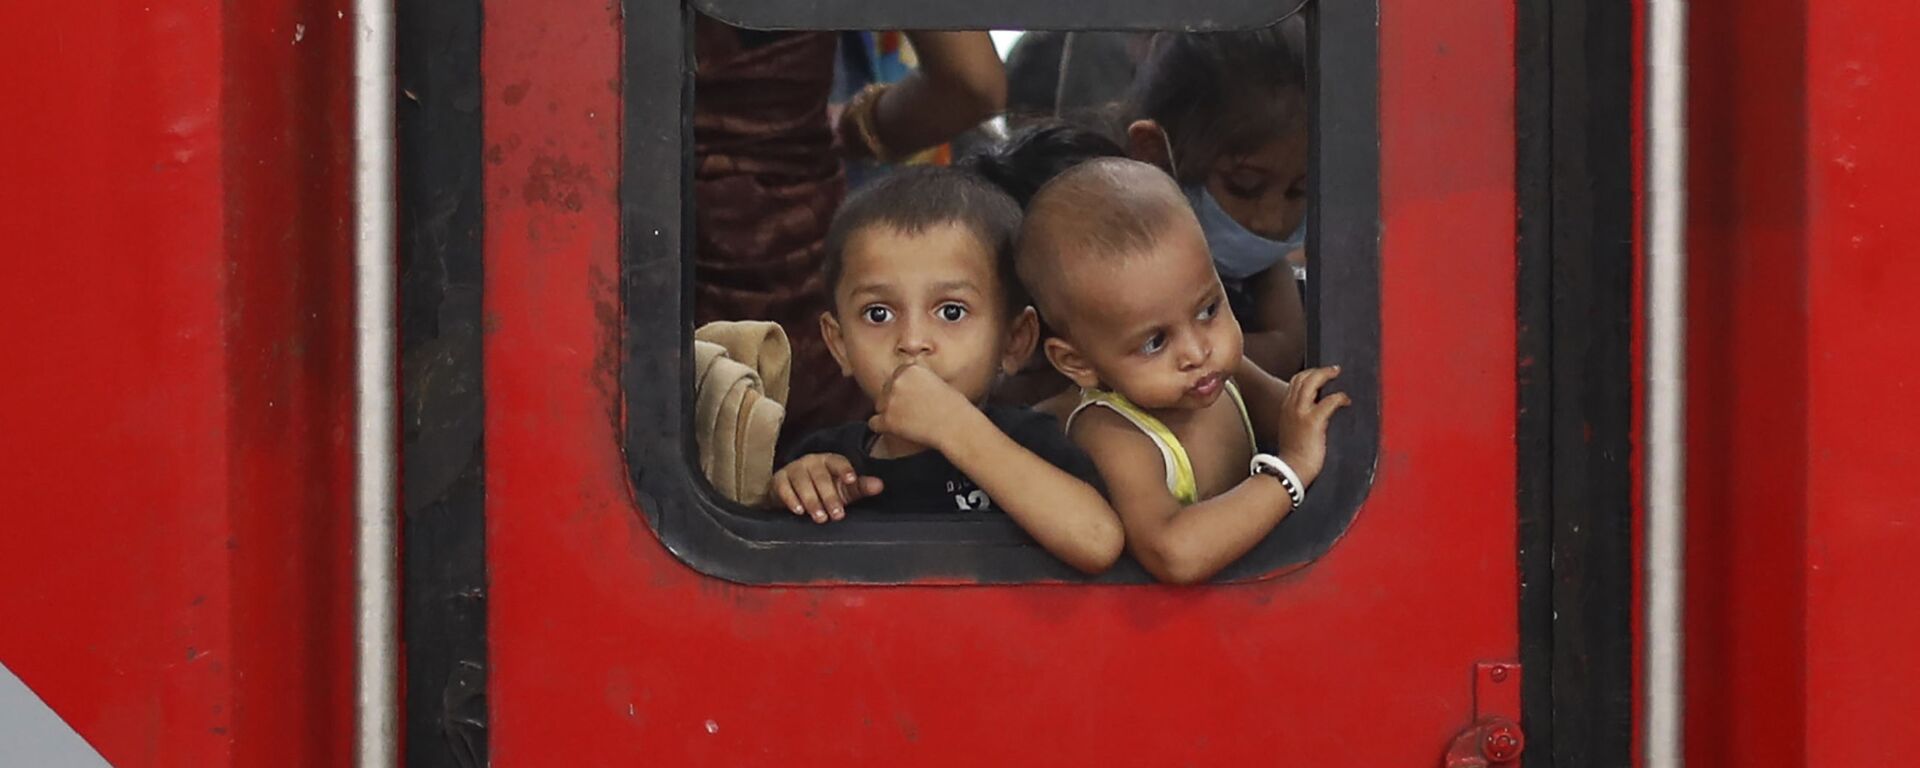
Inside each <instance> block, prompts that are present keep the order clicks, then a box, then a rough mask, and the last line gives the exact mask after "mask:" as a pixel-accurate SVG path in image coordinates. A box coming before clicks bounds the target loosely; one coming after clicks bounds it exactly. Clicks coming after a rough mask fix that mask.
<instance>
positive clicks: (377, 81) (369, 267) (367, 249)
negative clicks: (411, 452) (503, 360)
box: [353, 0, 400, 768]
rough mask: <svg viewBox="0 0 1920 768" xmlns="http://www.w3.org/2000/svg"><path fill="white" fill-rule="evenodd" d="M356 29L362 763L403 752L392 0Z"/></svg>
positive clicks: (393, 760) (357, 673) (357, 666)
mask: <svg viewBox="0 0 1920 768" xmlns="http://www.w3.org/2000/svg"><path fill="white" fill-rule="evenodd" d="M353 30H354V37H353V40H354V45H353V85H354V88H353V226H354V245H353V282H354V409H355V413H354V416H355V422H356V426H355V433H354V443H353V445H354V504H353V513H354V527H355V537H354V586H355V590H354V592H355V596H354V617H355V621H354V729H353V755H354V765H355V766H357V768H392V767H393V766H395V765H397V761H398V759H399V754H400V753H399V722H400V718H399V709H398V707H399V697H398V693H399V682H398V681H399V672H400V665H399V640H400V638H399V624H398V616H399V611H398V604H399V600H398V598H399V582H398V580H397V579H396V575H397V574H396V571H397V570H398V568H397V567H396V563H397V560H398V545H399V541H398V538H397V537H396V536H395V535H394V532H395V530H396V528H397V520H396V519H395V514H396V509H397V505H396V503H395V496H396V494H397V493H398V490H399V483H398V482H397V480H398V477H399V473H398V468H397V466H396V464H397V462H398V458H397V456H396V451H398V450H399V442H398V441H397V440H395V435H396V429H395V420H396V418H397V412H396V410H395V407H394V402H395V397H396V392H397V390H398V386H397V382H396V375H395V373H394V368H395V366H396V360H397V359H396V357H395V355H394V347H395V342H394V339H395V333H394V315H395V312H396V310H397V307H396V301H395V296H394V283H395V281H394V271H395V270H396V269H397V264H398V260H397V259H396V258H395V256H396V251H395V242H396V241H395V231H394V215H395V210H396V203H395V195H396V192H395V186H394V141H395V139H394V93H395V90H394V51H393V36H394V12H393V0H353Z"/></svg>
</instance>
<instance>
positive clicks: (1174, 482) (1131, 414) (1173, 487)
mask: <svg viewBox="0 0 1920 768" xmlns="http://www.w3.org/2000/svg"><path fill="white" fill-rule="evenodd" d="M1226 385H1227V396H1228V397H1231V398H1233V404H1234V406H1235V407H1237V408H1239V409H1240V423H1241V424H1243V425H1245V426H1246V428H1247V443H1248V444H1250V445H1252V446H1253V450H1254V452H1255V453H1258V452H1259V451H1260V446H1259V440H1258V439H1257V438H1255V437H1254V433H1253V418H1252V417H1250V416H1248V415H1247V401H1246V400H1244V399H1241V397H1240V388H1239V387H1237V386H1234V383H1233V381H1232V380H1231V379H1229V380H1228V381H1227V382H1226ZM1096 405H1098V406H1104V407H1106V408H1108V409H1111V410H1112V411H1113V412H1114V413H1117V414H1120V415H1121V416H1122V417H1124V418H1126V420H1127V421H1130V422H1133V425H1134V426H1136V427H1139V428H1140V431H1141V432H1145V433H1146V434H1147V437H1149V438H1152V439H1153V444H1154V445H1156V446H1159V448H1160V460H1161V461H1163V462H1165V463H1166V468H1167V491H1168V492H1169V493H1172V494H1173V498H1174V500H1175V501H1178V502H1180V503H1181V504H1182V505H1186V504H1192V503H1194V502H1196V501H1199V500H1200V499H1199V496H1200V490H1199V484H1198V482H1197V481H1195V480H1194V476H1193V462H1192V461H1190V460H1188V459H1187V449H1186V447H1185V446H1182V445H1180V438H1177V437H1174V435H1173V430H1172V429H1169V428H1168V427H1167V425H1166V424H1165V423H1163V422H1161V421H1160V420H1159V419H1157V418H1155V417H1154V416H1153V414H1150V413H1147V412H1146V411H1145V410H1143V409H1141V408H1140V406H1137V405H1134V404H1133V402H1132V401H1130V400H1128V399H1127V398H1126V397H1124V396H1122V395H1121V394H1120V393H1118V392H1108V391H1105V390H1098V389H1083V390H1080V404H1079V405H1076V406H1074V408H1073V412H1072V413H1069V414H1067V430H1068V431H1072V429H1073V420H1074V418H1075V417H1077V416H1079V415H1080V412H1081V411H1084V410H1086V409H1088V408H1091V407H1093V406H1096Z"/></svg>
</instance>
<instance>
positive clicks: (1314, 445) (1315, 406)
mask: <svg viewBox="0 0 1920 768" xmlns="http://www.w3.org/2000/svg"><path fill="white" fill-rule="evenodd" d="M1339 375H1340V366H1337V365H1335V366H1329V367H1325V368H1308V369H1306V370H1304V371H1301V372H1299V373H1296V374H1294V375H1293V379H1292V380H1290V381H1288V382H1287V397H1286V399H1285V400H1283V401H1282V402H1281V406H1280V429H1279V434H1280V446H1279V448H1280V460H1281V461H1284V462H1286V463H1287V466H1289V467H1292V468H1293V471H1294V473H1295V474H1298V475H1299V476H1300V482H1302V483H1305V484H1307V485H1312V484H1313V479H1314V478H1316V477H1319V476H1320V468H1321V466H1323V465H1325V464H1326V461H1327V422H1328V421H1329V420H1331V419H1332V418H1333V412H1334V411H1337V410H1340V409H1341V408H1343V407H1346V406H1347V405H1348V404H1349V403H1352V402H1353V398H1350V397H1347V394H1346V393H1345V392H1335V393H1333V394H1331V395H1328V396H1326V397H1324V398H1322V397H1320V388H1321V387H1323V386H1325V385H1326V383H1327V382H1329V381H1332V380H1333V379H1334V377H1337V376H1339ZM1301 490H1305V489H1304V488H1303V489H1301Z"/></svg>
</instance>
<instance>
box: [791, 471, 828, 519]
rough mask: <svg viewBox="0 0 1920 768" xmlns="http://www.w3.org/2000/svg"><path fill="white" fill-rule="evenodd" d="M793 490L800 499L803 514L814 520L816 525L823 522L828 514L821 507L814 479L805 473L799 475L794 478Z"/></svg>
mask: <svg viewBox="0 0 1920 768" xmlns="http://www.w3.org/2000/svg"><path fill="white" fill-rule="evenodd" d="M793 490H794V495H795V496H797V497H799V501H800V509H801V510H802V512H801V514H805V515H807V516H808V517H811V518H813V521H814V522H816V523H817V522H823V518H824V517H825V514H826V513H825V512H824V511H822V508H821V505H820V494H819V493H818V492H816V491H815V490H814V489H813V478H812V477H809V476H808V475H807V474H806V473H804V472H802V473H799V476H798V477H795V478H793Z"/></svg>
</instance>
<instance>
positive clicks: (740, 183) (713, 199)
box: [693, 17, 873, 446]
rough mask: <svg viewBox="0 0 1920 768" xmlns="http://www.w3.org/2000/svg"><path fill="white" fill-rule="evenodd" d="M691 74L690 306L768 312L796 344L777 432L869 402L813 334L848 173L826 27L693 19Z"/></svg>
mask: <svg viewBox="0 0 1920 768" xmlns="http://www.w3.org/2000/svg"><path fill="white" fill-rule="evenodd" d="M694 44H695V61H696V66H697V69H696V71H695V75H694V89H695V94H696V96H695V99H694V110H693V132H694V158H695V169H694V181H693V193H694V237H695V246H694V280H695V285H694V315H695V325H696V326H697V325H703V324H705V323H709V322H712V321H715V320H772V321H775V322H778V323H780V325H781V327H783V328H785V329H786V332H787V337H788V338H789V339H791V340H792V342H793V389H792V394H791V396H790V397H789V402H788V403H787V421H786V424H785V425H783V426H782V428H781V431H780V442H781V444H782V445H783V446H784V445H789V444H791V443H792V441H793V440H794V439H796V438H797V437H800V436H804V435H806V434H807V433H809V432H812V431H814V430H816V429H819V428H821V427H824V426H828V425H832V424H839V423H843V422H846V421H849V420H853V419H860V418H864V417H865V416H866V415H867V414H869V413H871V412H872V408H873V406H872V404H871V403H870V402H869V401H868V400H867V399H866V397H865V396H864V395H862V394H861V392H860V389H859V388H858V387H857V386H855V384H854V383H853V380H852V379H849V378H846V377H843V376H841V375H840V367H839V365H837V364H836V363H834V361H833V358H832V356H831V355H829V354H828V352H827V347H826V342H825V340H823V339H822V338H821V337H820V320H819V318H820V313H822V312H824V311H826V309H827V305H828V298H829V297H828V287H827V285H826V280H825V278H824V276H823V275H822V274H821V265H822V263H823V261H824V257H825V253H824V249H823V246H824V243H825V240H826V236H827V224H828V223H829V222H830V221H831V220H832V218H833V212H834V209H835V208H837V207H839V205H840V199H841V197H842V196H843V195H844V194H845V189H846V182H845V177H844V175H843V174H842V172H841V168H840V161H839V159H838V157H837V155H836V153H835V151H834V146H833V132H832V129H831V126H830V125H829V124H828V121H827V96H828V92H829V90H830V89H831V87H832V85H833V64H834V55H835V36H834V33H831V32H749V31H745V30H739V29H735V28H733V27H729V26H726V25H725V24H722V23H720V22H717V21H714V20H712V19H708V18H704V17H702V18H700V19H699V20H698V21H697V22H696V26H695V37H694Z"/></svg>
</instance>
